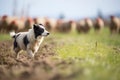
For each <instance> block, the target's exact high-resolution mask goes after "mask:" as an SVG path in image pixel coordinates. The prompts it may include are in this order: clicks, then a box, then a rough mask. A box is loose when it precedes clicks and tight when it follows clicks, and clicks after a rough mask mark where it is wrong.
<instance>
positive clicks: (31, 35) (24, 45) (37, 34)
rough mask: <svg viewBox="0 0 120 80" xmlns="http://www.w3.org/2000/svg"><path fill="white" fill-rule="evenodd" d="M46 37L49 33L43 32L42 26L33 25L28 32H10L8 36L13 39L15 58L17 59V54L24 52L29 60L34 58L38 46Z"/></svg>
mask: <svg viewBox="0 0 120 80" xmlns="http://www.w3.org/2000/svg"><path fill="white" fill-rule="evenodd" d="M47 35H49V32H48V31H47V30H45V27H44V26H43V25H42V24H34V25H33V27H32V29H29V31H28V32H19V33H15V32H10V36H11V37H12V38H14V51H15V53H16V57H17V58H19V52H20V51H21V50H25V51H27V53H28V55H29V56H30V57H31V58H34V55H35V53H36V52H37V51H38V49H39V47H40V44H41V43H42V41H43V39H44V37H45V36H47Z"/></svg>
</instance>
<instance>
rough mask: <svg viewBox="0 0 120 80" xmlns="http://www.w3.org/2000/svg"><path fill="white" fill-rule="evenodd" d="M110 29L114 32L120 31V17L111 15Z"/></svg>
mask: <svg viewBox="0 0 120 80" xmlns="http://www.w3.org/2000/svg"><path fill="white" fill-rule="evenodd" d="M110 31H111V34H113V33H120V20H119V18H118V17H115V16H110Z"/></svg>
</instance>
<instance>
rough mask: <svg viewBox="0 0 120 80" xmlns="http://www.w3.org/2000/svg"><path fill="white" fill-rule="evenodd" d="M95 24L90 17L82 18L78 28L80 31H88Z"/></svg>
mask: <svg viewBox="0 0 120 80" xmlns="http://www.w3.org/2000/svg"><path fill="white" fill-rule="evenodd" d="M92 26H93V23H92V20H91V19H89V18H85V19H84V20H80V21H79V22H77V24H76V30H77V32H78V33H81V32H82V33H88V32H89V31H90V29H91V27H92Z"/></svg>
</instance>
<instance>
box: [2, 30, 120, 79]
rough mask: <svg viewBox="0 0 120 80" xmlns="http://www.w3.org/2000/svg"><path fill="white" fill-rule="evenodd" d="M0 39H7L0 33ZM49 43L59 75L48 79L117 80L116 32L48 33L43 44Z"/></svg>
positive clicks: (118, 45)
mask: <svg viewBox="0 0 120 80" xmlns="http://www.w3.org/2000/svg"><path fill="white" fill-rule="evenodd" d="M4 40H11V38H10V37H9V35H7V34H0V41H1V42H2V41H4ZM51 43H52V44H53V45H54V47H53V48H54V49H51V50H53V52H54V53H55V55H54V56H51V59H52V61H53V62H55V61H56V62H55V64H56V65H57V64H58V62H60V61H61V63H60V64H59V65H58V66H55V69H56V70H57V72H58V73H59V74H61V75H60V76H57V77H55V78H52V80H120V76H119V74H120V35H117V34H114V35H110V33H109V31H108V30H107V29H105V30H104V31H102V32H101V33H94V31H91V32H90V33H89V34H77V33H75V32H73V33H67V34H60V33H51V35H50V36H49V37H47V38H46V39H45V41H44V42H43V45H44V44H51ZM43 51H44V50H43ZM61 77H62V78H61ZM59 78H60V79H59Z"/></svg>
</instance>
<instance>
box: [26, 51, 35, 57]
mask: <svg viewBox="0 0 120 80" xmlns="http://www.w3.org/2000/svg"><path fill="white" fill-rule="evenodd" d="M27 53H28V55H29V56H30V57H31V58H34V54H33V52H32V50H29V49H28V50H27Z"/></svg>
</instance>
